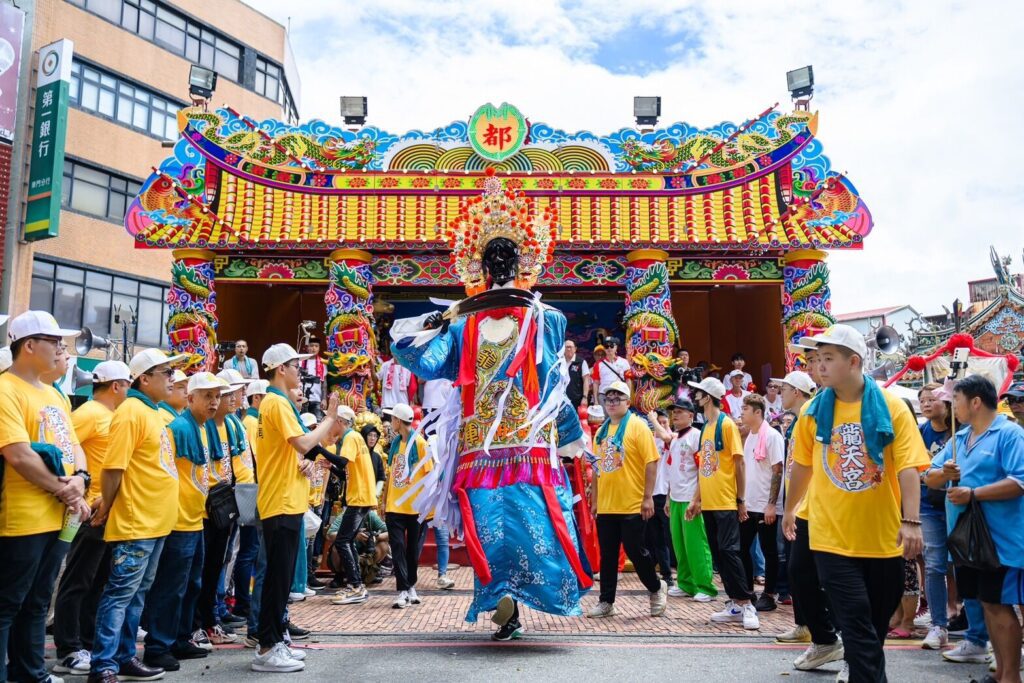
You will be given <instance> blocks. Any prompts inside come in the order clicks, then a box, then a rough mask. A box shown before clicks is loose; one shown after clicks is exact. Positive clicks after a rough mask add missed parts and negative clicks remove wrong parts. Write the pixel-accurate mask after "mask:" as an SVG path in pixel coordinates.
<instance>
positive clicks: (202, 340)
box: [167, 249, 217, 374]
mask: <svg viewBox="0 0 1024 683" xmlns="http://www.w3.org/2000/svg"><path fill="white" fill-rule="evenodd" d="M171 255H172V257H173V258H174V262H173V263H172V264H171V288H170V290H169V291H168V292H167V304H168V306H170V309H171V310H170V315H169V316H168V318H167V336H168V339H169V340H170V346H171V348H172V349H173V350H174V352H175V353H187V354H189V359H188V361H187V365H186V367H185V372H186V373H188V374H192V373H194V372H202V371H205V370H213V369H214V364H215V363H216V358H217V354H216V350H217V293H216V292H215V291H214V276H213V257H214V254H213V252H212V251H206V250H204V249H176V250H174V251H172V252H171Z"/></svg>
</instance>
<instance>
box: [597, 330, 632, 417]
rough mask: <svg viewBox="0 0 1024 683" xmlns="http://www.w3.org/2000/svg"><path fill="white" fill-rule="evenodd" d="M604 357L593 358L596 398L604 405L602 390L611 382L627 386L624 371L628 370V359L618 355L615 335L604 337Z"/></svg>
mask: <svg viewBox="0 0 1024 683" xmlns="http://www.w3.org/2000/svg"><path fill="white" fill-rule="evenodd" d="M604 351H605V357H604V358H602V359H601V360H600V361H597V360H595V365H594V367H595V368H596V370H595V371H594V372H595V373H596V377H595V379H596V380H597V399H598V401H599V402H600V403H601V405H604V392H606V391H607V390H608V387H609V386H611V384H612V382H623V383H625V384H626V385H627V386H628V385H629V382H627V381H626V373H627V372H629V361H628V360H626V359H625V358H622V357H620V356H619V355H618V353H619V340H618V339H616V338H615V337H605V340H604Z"/></svg>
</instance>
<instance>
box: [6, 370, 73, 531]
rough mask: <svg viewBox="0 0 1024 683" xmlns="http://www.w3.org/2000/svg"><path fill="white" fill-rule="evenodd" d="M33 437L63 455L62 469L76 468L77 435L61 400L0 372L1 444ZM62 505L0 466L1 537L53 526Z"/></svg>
mask: <svg viewBox="0 0 1024 683" xmlns="http://www.w3.org/2000/svg"><path fill="white" fill-rule="evenodd" d="M33 441H37V442H43V441H45V442H46V443H49V444H53V445H54V446H57V447H58V448H59V449H60V450H61V453H62V454H63V456H64V473H65V474H71V473H72V472H74V471H75V446H76V445H78V437H77V436H76V435H75V428H74V427H73V426H72V423H71V418H70V417H69V416H68V413H67V410H66V408H65V403H64V401H62V400H60V397H59V395H58V393H57V391H56V390H55V389H53V388H52V387H42V388H39V387H35V386H32V385H31V384H29V383H28V382H26V381H24V380H23V379H21V378H20V377H18V376H17V375H14V374H13V373H11V372H5V373H4V374H3V375H0V448H4V447H6V446H10V445H11V444H16V443H24V444H29V443H32V442H33ZM0 457H2V456H0ZM63 523H64V504H63V503H61V502H60V501H59V500H57V498H55V497H54V496H53V494H51V493H49V492H48V491H44V490H43V489H41V488H39V487H38V486H36V485H35V484H33V483H31V482H29V481H28V480H27V479H25V478H24V477H22V476H21V475H20V474H18V472H17V470H15V469H14V468H13V467H11V466H10V465H5V466H4V478H3V488H2V489H0V536H27V535H29V534H42V533H46V532H48V531H57V530H58V529H60V528H61V526H62V525H63Z"/></svg>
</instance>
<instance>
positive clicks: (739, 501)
mask: <svg viewBox="0 0 1024 683" xmlns="http://www.w3.org/2000/svg"><path fill="white" fill-rule="evenodd" d="M736 504H737V505H746V504H747V501H745V500H744V499H742V498H737V499H736Z"/></svg>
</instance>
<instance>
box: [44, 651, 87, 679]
mask: <svg viewBox="0 0 1024 683" xmlns="http://www.w3.org/2000/svg"><path fill="white" fill-rule="evenodd" d="M91 662H92V653H91V652H89V651H88V650H79V651H78V652H72V653H71V654H69V655H68V656H67V657H65V658H64V659H62V660H60V661H59V662H58V663H57V664H55V665H54V667H53V673H55V674H72V675H74V676H88V675H89V665H90V663H91Z"/></svg>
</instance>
